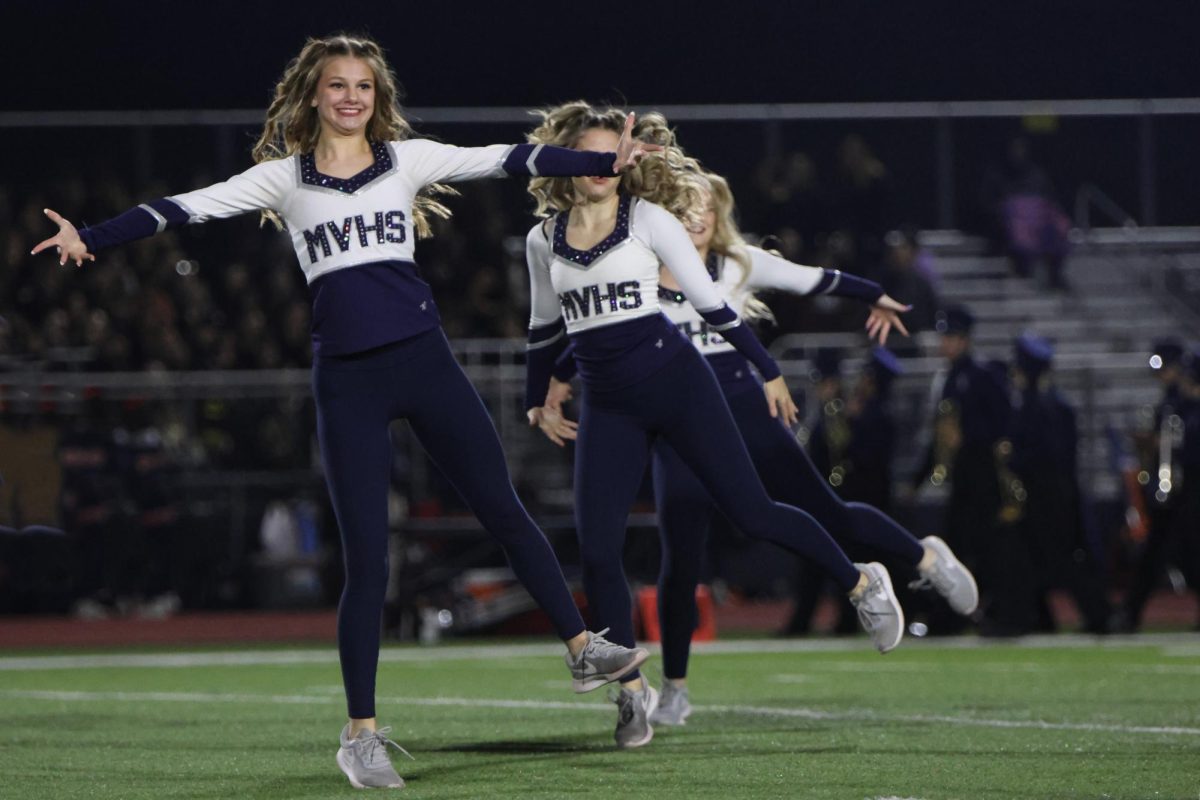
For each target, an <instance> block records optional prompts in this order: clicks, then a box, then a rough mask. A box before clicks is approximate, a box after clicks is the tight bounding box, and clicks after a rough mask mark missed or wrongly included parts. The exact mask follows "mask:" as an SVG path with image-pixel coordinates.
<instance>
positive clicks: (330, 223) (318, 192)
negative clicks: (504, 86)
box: [143, 139, 513, 283]
mask: <svg viewBox="0 0 1200 800" xmlns="http://www.w3.org/2000/svg"><path fill="white" fill-rule="evenodd" d="M371 147H372V150H373V151H374V154H375V163H374V165H373V166H371V167H370V168H368V169H366V170H364V171H363V172H362V173H360V174H358V175H356V176H354V177H353V178H350V179H342V178H333V177H330V176H327V175H323V174H321V173H320V172H318V171H317V168H316V164H315V160H314V159H313V156H312V154H306V155H294V156H291V157H289V158H283V159H279V160H276V161H266V162H264V163H261V164H257V165H255V166H253V167H251V168H250V169H248V170H246V171H245V172H243V173H241V174H240V175H235V176H234V177H232V178H230V179H229V180H227V181H224V182H223V183H218V184H214V185H213V186H208V187H206V188H204V189H199V190H197V191H194V192H186V193H184V194H179V195H173V196H171V197H168V198H166V199H167V200H168V201H170V202H173V203H175V204H176V205H178V206H179V207H180V208H181V209H183V210H184V212H186V213H187V216H188V219H187V221H188V222H189V223H191V222H203V221H205V220H209V219H220V218H222V217H232V216H235V215H237V214H244V213H247V212H251V211H260V210H270V211H274V212H275V213H277V214H278V215H279V216H280V217H281V218H282V219H283V220H284V222H285V223H286V224H287V229H288V233H289V235H290V236H291V239H292V247H293V248H295V250H296V258H297V259H298V260H299V262H300V268H301V269H303V270H304V276H305V278H306V279H307V280H308V282H309V283H312V282H313V281H314V280H316V279H317V278H319V277H321V276H322V275H326V274H328V273H330V272H333V271H335V270H340V269H345V268H346V267H353V266H358V265H360V264H368V263H373V262H381V261H412V260H413V244H414V241H415V239H416V232H415V231H414V230H413V223H412V205H413V200H414V198H415V197H416V195H417V192H419V191H420V190H421V189H422V188H424V187H425V186H427V185H429V184H431V183H438V182H453V181H466V180H472V179H475V178H485V177H499V176H502V175H504V174H505V171H504V169H503V167H502V165H503V163H504V160H505V158H506V157H507V155H508V154H509V152H510V151H511V150H512V149H513V146H512V145H491V146H488V147H454V146H453V145H447V144H440V143H438V142H432V141H429V140H427V139H409V140H407V141H402V142H375V143H373V144H372V145H371ZM143 208H145V207H143ZM163 226H164V227H165V221H164V223H163Z"/></svg>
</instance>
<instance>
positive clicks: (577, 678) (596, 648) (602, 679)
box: [566, 628, 650, 693]
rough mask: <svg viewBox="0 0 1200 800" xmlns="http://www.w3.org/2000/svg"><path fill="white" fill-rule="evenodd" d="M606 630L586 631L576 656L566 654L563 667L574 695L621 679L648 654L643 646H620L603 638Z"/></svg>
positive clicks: (648, 655) (635, 667) (647, 656)
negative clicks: (580, 648)
mask: <svg viewBox="0 0 1200 800" xmlns="http://www.w3.org/2000/svg"><path fill="white" fill-rule="evenodd" d="M606 633H608V628H605V629H604V630H602V631H600V633H592V632H591V631H588V632H587V635H588V643H587V644H586V645H585V646H584V648H583V650H581V651H579V655H578V657H573V656H572V655H571V654H570V653H567V655H566V662H567V667H568V668H569V669H570V670H571V678H572V681H571V686H572V688H573V689H574V690H575V691H576V692H578V693H583V692H590V691H591V690H592V689H599V688H600V687H601V686H603V685H604V684H606V683H612V682H613V681H615V680H619V679H620V678H623V677H625V676H626V675H628V674H629V673H631V672H633V671H634V670H635V669H637V668H638V667H639V666H640V665H641V664H642V663H643V662H644V661H645V660H646V659H647V658H649V657H650V651H649V650H647V649H645V648H644V647H623V646H621V645H619V644H615V643H613V642H610V641H609V640H608V639H605V638H604V634H606Z"/></svg>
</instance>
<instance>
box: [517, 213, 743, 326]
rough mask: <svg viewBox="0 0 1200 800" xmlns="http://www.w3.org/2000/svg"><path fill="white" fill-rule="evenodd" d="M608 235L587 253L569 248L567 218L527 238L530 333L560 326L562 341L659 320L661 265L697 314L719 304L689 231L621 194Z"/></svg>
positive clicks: (535, 230) (667, 215)
mask: <svg viewBox="0 0 1200 800" xmlns="http://www.w3.org/2000/svg"><path fill="white" fill-rule="evenodd" d="M619 202H620V205H619V206H618V211H617V223H616V226H615V227H614V229H613V232H612V234H610V235H609V236H608V237H607V238H605V239H604V240H603V241H601V242H600V243H599V244H597V245H596V246H595V247H592V248H591V249H590V250H576V249H575V248H573V247H571V246H570V245H569V244H567V241H566V223H567V215H566V214H565V213H562V214H559V215H558V216H557V217H556V218H554V219H552V220H549V221H548V222H546V223H541V224H538V225H536V226H534V228H533V229H532V230H530V231H529V235H528V236H527V237H526V239H525V253H526V258H527V261H528V265H529V276H530V281H531V285H532V291H531V294H532V296H531V298H530V305H531V314H530V328H539V327H542V326H546V325H551V324H554V323H557V322H558V321H559V319H560V318H561V319H562V320H563V321H564V322H565V323H566V330H567V333H568V334H576V333H582V332H584V331H590V330H594V329H596V328H602V327H605V326H608V325H612V324H615V323H618V322H624V321H626V320H631V319H638V318H641V317H647V316H654V315H657V314H659V312H660V311H661V306H660V303H659V291H658V289H659V284H658V268H659V264H660V263H662V264H666V265H667V268H668V269H670V270H671V273H672V275H674V276H675V279H676V280H677V281H679V284H680V285H681V286H684V287H685V291H686V292H687V294H688V296H689V298H691V299H692V301H693V303H695V305H696V307H697V308H698V309H700V310H701V311H709V310H712V309H716V308H720V307H721V306H722V305H723V304H724V301H723V300H722V298H721V296H720V294H719V293H718V292H717V289H716V287H715V286H714V285H713V282H712V280H711V279H710V278H709V276H708V273H707V272H706V271H705V269H704V265H703V263H702V262H701V261H700V257H699V256H698V255H697V253H696V248H695V247H694V246H693V245H692V241H691V239H690V238H689V237H688V234H687V231H686V230H685V229H684V227H683V225H682V223H680V222H679V220H677V219H676V218H675V217H674V216H673V215H672V214H671V213H670V212H669V211H667V210H666V209H664V208H662V207H661V206H657V205H655V204H653V203H650V202H647V201H645V200H640V199H636V198H633V197H630V196H629V195H622V196H621V198H620V201H619Z"/></svg>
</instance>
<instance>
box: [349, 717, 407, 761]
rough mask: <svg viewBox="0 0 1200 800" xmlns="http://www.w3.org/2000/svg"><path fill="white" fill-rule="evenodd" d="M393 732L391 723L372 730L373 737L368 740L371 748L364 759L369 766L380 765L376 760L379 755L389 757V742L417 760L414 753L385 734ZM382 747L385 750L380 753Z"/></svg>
mask: <svg viewBox="0 0 1200 800" xmlns="http://www.w3.org/2000/svg"><path fill="white" fill-rule="evenodd" d="M391 732H392V727H391V726H390V725H389V726H388V727H386V728H380V729H379V730H376V731H372V733H371V738H370V739H368V740H367V744H369V746H370V749H369V750H368V751H367V757H366V758H365V759H363V760H364V761H365V762H366V763H367V766H368V767H377V766H379V763H378V761H377V760H376V757H377V755H379V756H382V757H383V758H384V759H385V760H386V759H387V746H388V745H389V744H390V745H391V746H392V747H394V748H396V749H397V750H399V751H400V752H401V753H404V755H406V756H408V757H409V758H411V759H412V760H413V761H416V760H417V759H416V758H414V757H413V754H412V753H410V752H408V751H407V750H405V749H404V748H403V747H401V746H400V745H399V744H397V743H396V742H393V741H392V740H391V739H389V738H388V737H387V736H385V735H384V734H387V733H391ZM360 741H361V740H360ZM381 747H382V748H383V752H382V753H379V748H381Z"/></svg>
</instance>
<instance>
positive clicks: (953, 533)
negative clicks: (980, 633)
mask: <svg viewBox="0 0 1200 800" xmlns="http://www.w3.org/2000/svg"><path fill="white" fill-rule="evenodd" d="M974 323H975V317H974V316H973V315H972V314H971V312H970V310H968V309H967V308H966V307H965V306H961V305H953V306H949V307H947V308H946V309H944V310H943V311H941V312H939V313H938V321H937V330H938V332H939V333H940V334H941V341H940V343H939V350H940V352H941V355H942V357H943V358H945V360H946V368H945V369H944V370H943V371H942V372H940V373H939V374H938V376H937V377H936V378H935V379H934V380H935V385H934V389H933V392H932V395H933V398H934V401H935V404H934V411H933V422H932V430H933V436H932V437H931V441H930V445H929V450H928V453H927V455H926V458H925V461H924V463H923V465H922V467H921V468H920V469H918V470H917V472H916V475H915V477H914V487H913V488H914V489H916V490H920V488H921V487H923V486H929V485H933V486H942V485H946V486H948V487H949V490H950V496H949V500H948V502H947V504H946V511H945V516H944V526H943V533H942V536H943V538H944V539H945V540H946V542H947V543H948V544H949V545H950V546H951V548H953V550H954V551H955V552H956V553H960V554H961V556H960V557H961V558H962V560H963V562H964V563H965V564H967V565H968V568H969V569H971V570H972V571H973V572H974V573H975V574H976V576H977V578H978V580H979V592H980V595H981V601H982V602H981V606H982V608H983V609H984V613H985V615H986V614H987V613H988V605H989V596H990V597H991V599H992V600H994V598H995V594H996V587H997V582H998V580H997V579H998V577H1001V576H998V575H997V570H996V569H995V568H994V565H992V564H990V563H988V561H989V559H988V558H987V553H988V550H989V549H990V548H992V547H993V544H994V540H995V537H996V535H997V533H998V531H999V528H1000V525H1001V520H1000V512H1001V507H1002V497H1001V493H1000V482H999V476H998V474H997V458H996V445H997V444H998V443H999V441H1000V440H1001V439H1002V438H1003V436H1004V434H1005V432H1006V430H1007V428H1008V419H1009V414H1010V407H1009V402H1008V395H1007V391H1006V389H1005V387H1004V385H1003V384H1002V383H1001V382H1000V381H999V379H998V376H997V374H996V372H995V371H994V370H991V369H989V368H988V367H987V366H985V365H984V364H982V363H981V362H980V361H978V360H977V359H976V358H975V356H974V355H973V353H972V350H971V329H972V327H973V326H974ZM939 383H940V387H939V386H938V384H939ZM928 623H929V628H930V631H931V632H935V633H948V632H954V631H956V630H960V629H961V627H962V624H963V623H962V619H961V617H958V616H957V615H954V614H951V613H949V610H948V609H947V608H945V607H944V604H941V603H936V601H935V605H934V606H933V607H932V608H931V609H930V612H929V620H928Z"/></svg>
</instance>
